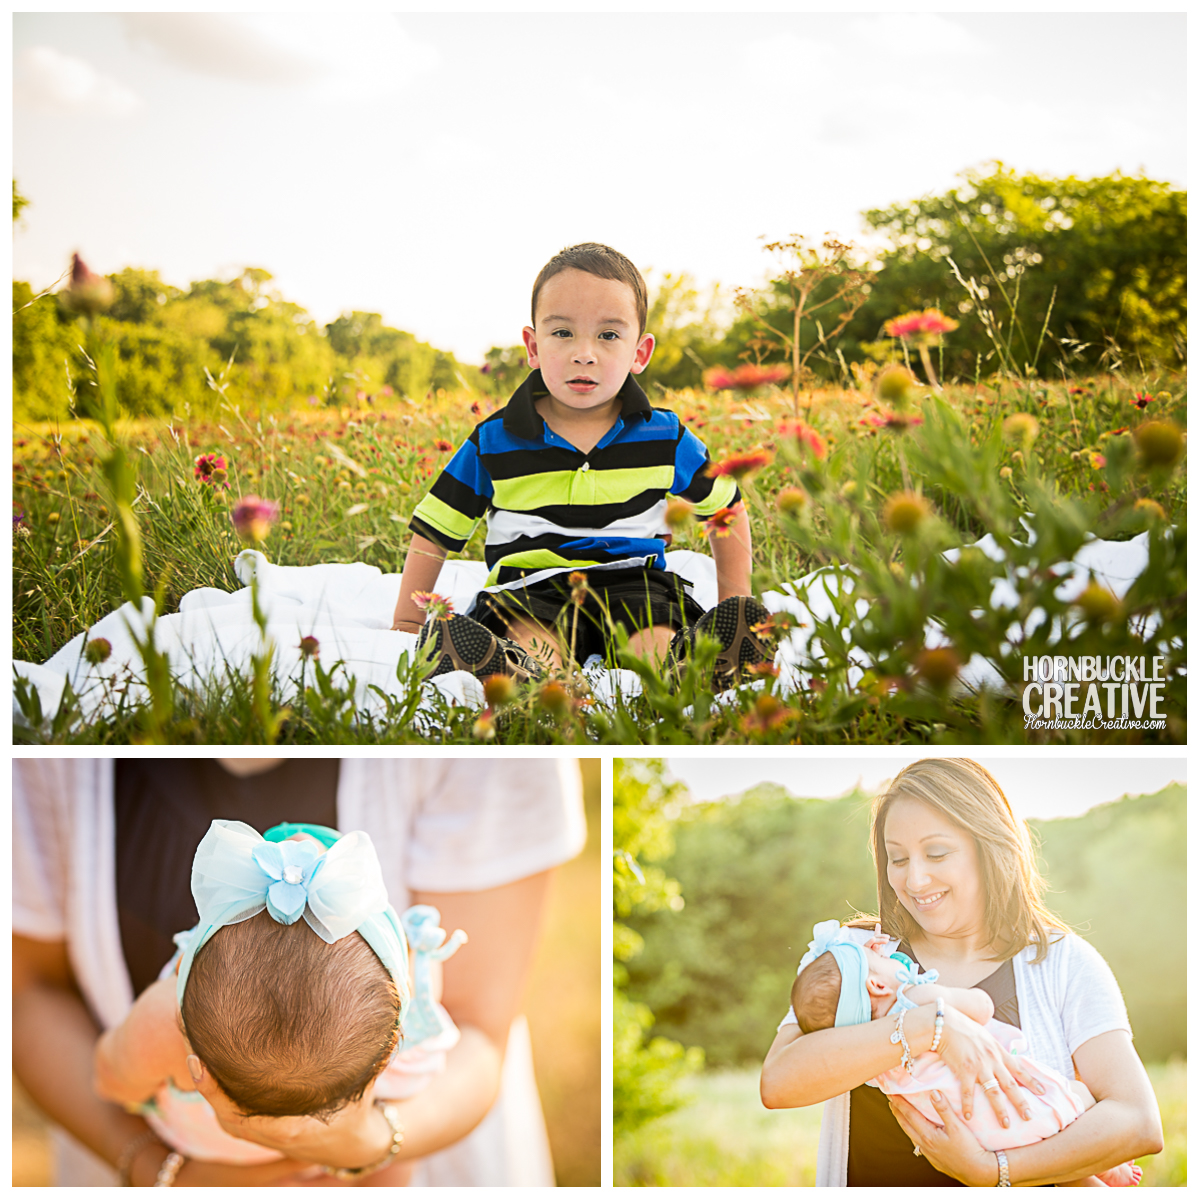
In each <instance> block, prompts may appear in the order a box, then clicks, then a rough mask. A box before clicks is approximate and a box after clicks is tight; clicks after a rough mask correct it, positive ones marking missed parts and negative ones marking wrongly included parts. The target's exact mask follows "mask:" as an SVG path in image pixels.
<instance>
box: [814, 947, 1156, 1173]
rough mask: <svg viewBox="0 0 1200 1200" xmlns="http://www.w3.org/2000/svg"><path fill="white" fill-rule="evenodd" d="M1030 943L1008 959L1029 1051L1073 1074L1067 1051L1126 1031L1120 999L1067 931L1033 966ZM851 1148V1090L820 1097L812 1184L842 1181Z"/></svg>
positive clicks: (1096, 960)
mask: <svg viewBox="0 0 1200 1200" xmlns="http://www.w3.org/2000/svg"><path fill="white" fill-rule="evenodd" d="M1035 952H1036V951H1035V947H1033V946H1030V947H1028V948H1027V949H1026V950H1024V951H1022V952H1021V953H1020V954H1018V955H1017V956H1016V958H1014V959H1013V976H1014V978H1015V980H1016V984H1017V1005H1018V1007H1019V1009H1020V1013H1021V1031H1022V1033H1024V1034H1025V1036H1026V1038H1027V1039H1028V1040H1029V1057H1030V1058H1033V1059H1036V1060H1037V1061H1038V1062H1040V1063H1043V1064H1044V1065H1045V1066H1048V1067H1054V1069H1055V1070H1057V1071H1059V1072H1060V1073H1061V1074H1063V1075H1065V1076H1066V1077H1067V1078H1068V1079H1074V1078H1075V1066H1074V1063H1073V1062H1072V1059H1071V1056H1072V1055H1073V1054H1074V1053H1075V1051H1076V1050H1077V1049H1078V1048H1079V1047H1080V1046H1082V1045H1083V1043H1084V1042H1086V1041H1088V1040H1090V1039H1091V1038H1094V1037H1097V1036H1099V1035H1100V1034H1102V1033H1108V1032H1110V1031H1111V1030H1114V1029H1123V1030H1125V1032H1126V1033H1131V1032H1132V1031H1131V1030H1130V1027H1129V1017H1128V1016H1127V1015H1126V1012H1125V1001H1124V1000H1123V999H1122V997H1121V989H1120V988H1119V987H1118V986H1117V980H1116V977H1115V976H1114V975H1113V973H1112V971H1111V969H1110V968H1109V966H1108V963H1106V962H1105V961H1104V959H1103V958H1102V957H1101V956H1100V954H1099V952H1098V951H1097V950H1095V949H1094V948H1093V947H1092V946H1091V945H1090V944H1089V943H1088V942H1085V941H1084V940H1083V938H1081V937H1079V936H1078V935H1076V934H1073V933H1068V934H1066V935H1065V936H1063V937H1062V938H1060V939H1059V940H1058V941H1056V942H1054V943H1053V944H1052V945H1051V946H1050V949H1049V951H1048V952H1047V954H1046V957H1045V958H1044V959H1042V961H1041V962H1040V963H1038V964H1037V965H1036V966H1035V965H1034V963H1033V957H1034V954H1035ZM849 1154H850V1093H849V1092H843V1093H842V1095H840V1096H834V1097H833V1098H832V1099H830V1100H826V1101H825V1109H824V1112H823V1113H822V1116H821V1135H820V1142H819V1143H818V1148H817V1178H816V1184H817V1187H845V1186H846V1167H847V1162H848V1159H849Z"/></svg>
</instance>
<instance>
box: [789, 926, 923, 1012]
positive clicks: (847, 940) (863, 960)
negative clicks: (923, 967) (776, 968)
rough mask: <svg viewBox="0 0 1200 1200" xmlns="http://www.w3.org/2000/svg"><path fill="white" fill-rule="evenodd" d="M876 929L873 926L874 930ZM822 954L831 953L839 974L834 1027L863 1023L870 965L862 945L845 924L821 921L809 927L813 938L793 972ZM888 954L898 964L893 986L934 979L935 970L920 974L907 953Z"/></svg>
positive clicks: (868, 1006)
mask: <svg viewBox="0 0 1200 1200" xmlns="http://www.w3.org/2000/svg"><path fill="white" fill-rule="evenodd" d="M878 928H879V927H878V926H876V930H877V931H878ZM858 932H859V933H862V932H863V931H862V930H859V931H858ZM893 941H894V939H893ZM825 953H829V954H832V955H833V959H834V962H836V963H837V965H838V970H840V971H841V973H842V991H841V995H839V996H838V1006H837V1015H836V1016H835V1017H834V1019H833V1024H834V1026H835V1027H837V1026H841V1025H862V1024H865V1023H866V1022H867V1021H869V1020H870V1019H871V997H870V995H869V994H868V992H867V977H868V975H869V973H870V966H869V965H868V963H867V951H866V947H865V946H864V945H863V944H862V943H861V942H860V941H858V939H857V938H856V937H855V936H854V933H852V932H851V930H850V927H849V926H845V925H840V924H839V923H838V922H837V921H821V922H819V923H818V924H816V925H814V926H813V940H812V941H811V942H809V943H808V953H807V954H805V956H804V957H803V958H802V959H801V960H800V966H799V967H798V968H797V970H796V974H797V975H799V974H800V972H801V971H803V970H804V968H805V967H807V966H808V964H809V963H811V962H815V961H816V959H818V958H820V957H821V955H822V954H825ZM888 957H890V958H894V959H895V960H896V961H897V962H898V963H899V964H900V966H899V967H898V968H897V969H896V984H897V988H902V987H907V986H908V985H910V984H914V983H933V982H935V981H936V980H937V977H938V973H937V972H936V971H930V972H929V973H928V974H922V973H921V972H920V971H919V970H918V968H917V966H916V964H915V963H914V962H913V960H912V959H911V958H909V957H908V955H907V954H901V953H899V952H896V953H893V954H891V955H889V956H888Z"/></svg>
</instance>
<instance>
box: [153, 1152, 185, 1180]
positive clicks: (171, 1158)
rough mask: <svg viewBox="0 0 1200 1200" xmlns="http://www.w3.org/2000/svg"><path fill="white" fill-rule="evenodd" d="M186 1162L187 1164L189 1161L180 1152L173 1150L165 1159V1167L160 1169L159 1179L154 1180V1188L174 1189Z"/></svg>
mask: <svg viewBox="0 0 1200 1200" xmlns="http://www.w3.org/2000/svg"><path fill="white" fill-rule="evenodd" d="M185 1162H187V1159H186V1158H184V1157H183V1155H182V1154H180V1153H179V1151H178V1150H172V1151H171V1153H170V1154H168V1155H167V1157H166V1158H164V1159H163V1165H162V1166H161V1167H159V1168H158V1177H157V1178H156V1179H155V1180H154V1186H155V1187H174V1186H175V1176H176V1175H178V1174H179V1170H180V1168H181V1167H182V1166H183V1164H184V1163H185Z"/></svg>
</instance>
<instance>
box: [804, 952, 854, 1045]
mask: <svg viewBox="0 0 1200 1200" xmlns="http://www.w3.org/2000/svg"><path fill="white" fill-rule="evenodd" d="M841 994H842V969H841V967H839V966H838V965H837V959H835V958H834V957H833V955H832V954H830V953H829V951H828V950H826V951H825V953H824V954H819V955H818V956H817V957H816V958H814V959H813V961H812V962H810V963H809V964H808V966H807V967H805V968H804V970H803V971H801V972H800V974H799V975H797V976H796V982H795V983H793V984H792V1012H794V1013H795V1014H796V1021H797V1022H798V1023H799V1025H800V1030H801V1032H802V1033H812V1032H814V1031H815V1030H817V1029H832V1028H833V1023H834V1021H835V1020H836V1019H837V1007H838V1000H839V999H840V998H841Z"/></svg>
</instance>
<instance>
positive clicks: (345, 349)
mask: <svg viewBox="0 0 1200 1200" xmlns="http://www.w3.org/2000/svg"><path fill="white" fill-rule="evenodd" d="M13 209H14V216H15V214H16V212H17V199H16V197H15V196H14V203H13ZM109 280H110V281H111V283H112V285H113V290H114V293H115V299H114V302H113V304H112V307H111V308H110V309H109V310H108V312H107V313H105V314H104V315H103V316H101V317H99V318H97V332H98V333H99V334H100V335H101V336H103V337H105V338H108V339H111V340H112V342H113V343H114V344H115V346H116V374H117V380H116V382H117V388H118V391H119V394H120V396H121V403H122V406H123V408H124V410H125V413H126V414H127V415H129V416H156V415H168V414H172V413H174V414H177V415H180V416H182V415H184V414H186V413H189V412H190V413H192V414H195V415H201V414H204V413H208V412H210V411H216V410H217V408H218V405H219V402H220V400H219V395H218V393H217V392H216V391H215V390H214V389H213V388H212V387H211V386H210V384H209V380H208V377H209V376H211V377H212V378H213V379H214V380H219V381H220V382H222V383H223V384H224V386H225V387H231V386H232V387H233V388H234V389H235V391H236V393H237V395H238V396H239V398H240V399H241V400H242V402H243V403H248V404H250V405H252V406H253V407H254V408H256V409H267V410H270V409H276V410H283V409H287V408H289V407H292V406H293V405H296V404H301V405H303V404H306V403H315V404H316V405H326V404H333V405H336V404H345V403H347V402H350V401H354V400H355V398H356V397H357V396H358V394H359V393H360V392H361V393H363V395H364V396H372V395H375V394H378V393H379V392H380V391H381V390H382V389H383V388H385V387H388V388H391V390H392V392H394V393H396V394H397V395H400V396H410V397H413V398H414V399H422V398H423V397H425V396H426V394H427V393H428V392H430V391H431V390H433V391H436V389H438V388H459V387H463V386H465V385H466V384H467V383H468V382H471V383H477V382H478V380H479V379H480V378H481V376H480V375H479V372H478V370H477V368H474V367H467V366H463V365H462V364H460V363H458V362H457V360H456V359H455V358H454V356H453V355H452V354H449V353H447V352H446V351H443V350H438V349H436V348H435V347H433V346H430V345H429V344H427V343H426V342H421V341H418V339H417V338H415V337H414V336H413V335H412V334H411V333H405V332H403V331H402V330H399V329H390V328H388V327H387V326H385V325H384V324H383V318H382V317H381V316H380V315H379V314H378V313H362V312H353V313H349V314H343V315H342V316H340V317H339V318H338V319H337V320H336V321H333V322H332V323H331V324H329V325H326V326H325V327H324V329H321V328H319V327H318V326H317V324H316V322H315V321H313V320H312V318H311V317H310V316H309V315H308V313H307V312H306V311H305V310H304V309H303V308H301V307H300V305H298V304H294V303H292V302H291V301H290V300H287V299H285V298H284V297H283V296H282V295H281V294H280V293H279V292H278V291H277V290H276V289H273V288H271V287H269V284H270V281H271V275H270V272H268V271H264V270H262V269H261V268H257V267H248V268H247V269H246V270H245V271H243V272H242V273H241V275H239V276H238V277H237V278H235V279H232V280H215V279H206V280H201V281H199V282H196V283H193V284H192V285H191V286H190V287H189V288H188V289H187V291H183V290H181V289H180V288H175V287H171V286H170V285H168V284H166V283H163V281H162V280H161V279H160V278H159V276H158V272H157V271H145V270H141V269H139V268H134V267H127V268H126V269H125V270H123V271H119V272H117V274H115V275H110V276H109ZM13 309H14V315H13V399H14V411H15V414H16V416H17V417H18V418H19V419H22V420H27V421H44V420H65V419H66V418H67V417H69V416H70V398H71V393H72V388H73V387H74V389H75V390H76V392H77V395H76V400H75V409H76V412H77V413H78V414H79V415H80V416H91V415H94V414H93V404H92V400H91V397H90V396H89V395H88V391H87V386H86V384H80V383H79V382H78V381H79V380H81V379H82V377H83V376H84V374H85V370H84V366H85V364H84V363H83V361H82V359H81V357H80V352H79V344H80V343H81V342H82V340H83V336H82V334H81V332H80V330H79V327H78V321H77V319H76V318H74V317H72V316H70V315H69V314H67V313H64V312H63V311H62V310H61V309H60V308H59V305H58V303H57V301H56V299H55V297H54V296H49V295H48V296H41V297H39V298H37V299H34V294H33V289H32V288H31V287H30V285H29V284H28V283H23V282H20V281H18V282H15V283H14V284H13ZM206 372H207V375H206ZM222 373H224V378H223V379H222V378H221V377H222ZM385 394H386V393H385ZM310 397H311V398H312V400H310V399H309V398H310Z"/></svg>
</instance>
